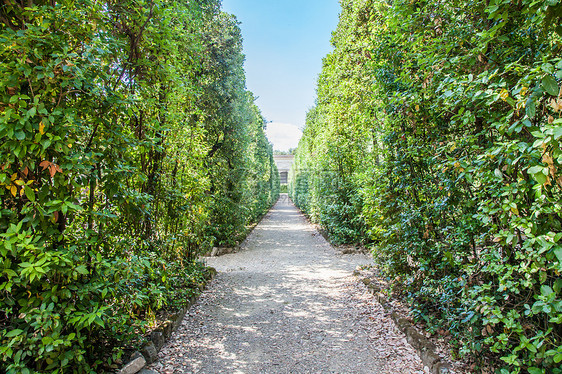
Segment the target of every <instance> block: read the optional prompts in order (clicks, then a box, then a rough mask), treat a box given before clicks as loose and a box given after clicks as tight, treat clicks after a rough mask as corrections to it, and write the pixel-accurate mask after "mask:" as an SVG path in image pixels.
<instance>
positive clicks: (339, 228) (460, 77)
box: [290, 0, 562, 374]
mask: <svg viewBox="0 0 562 374" xmlns="http://www.w3.org/2000/svg"><path fill="white" fill-rule="evenodd" d="M561 9H562V4H561V3H560V1H557V0H552V1H550V0H549V1H531V0H522V1H518V2H512V1H501V0H491V1H488V2H479V1H465V0H455V1H446V2H445V1H399V0H397V1H392V2H387V1H377V0H362V1H353V2H351V1H343V2H342V13H341V16H340V22H339V25H338V28H337V30H336V31H335V32H334V34H333V39H332V42H333V45H334V47H335V49H334V51H333V52H332V53H330V54H329V55H328V56H327V57H326V58H325V60H324V67H323V71H322V74H321V76H320V78H319V80H318V99H317V103H316V106H315V108H313V109H312V110H311V111H310V113H309V115H308V121H307V126H306V129H305V131H304V137H303V139H302V140H301V143H300V144H299V148H298V150H297V155H296V162H295V167H294V169H293V172H292V181H291V186H290V191H291V195H292V197H293V199H294V200H295V202H296V203H297V204H298V205H299V206H300V207H301V208H302V209H303V210H304V211H305V212H307V213H308V214H309V215H310V216H311V217H312V218H313V219H314V220H316V221H317V222H319V223H321V224H322V225H323V226H324V227H325V228H326V230H327V231H328V233H329V235H330V236H331V237H332V239H333V240H334V241H336V242H352V243H353V242H355V243H358V242H363V243H366V244H368V245H369V246H370V247H371V248H372V250H373V254H374V256H375V258H376V260H377V261H378V263H379V264H380V266H381V268H382V270H383V271H384V273H385V275H386V276H387V277H388V278H389V279H391V280H392V281H393V285H394V286H393V289H394V292H395V293H396V294H398V295H402V296H403V297H405V298H406V299H408V300H409V301H410V302H411V306H412V310H413V313H414V316H415V317H416V318H417V319H418V320H420V321H422V322H423V323H425V324H426V326H427V328H428V329H429V331H436V330H437V329H442V328H445V329H446V330H448V333H449V334H451V336H452V337H453V340H452V342H453V345H454V349H455V352H456V353H457V354H461V355H464V354H472V355H473V357H474V358H475V359H476V369H475V370H478V369H482V370H483V368H484V367H486V366H487V365H491V366H492V367H495V368H497V369H498V370H500V369H501V370H500V371H501V372H502V373H518V372H529V373H533V374H534V373H559V372H560V363H561V362H562V340H561V339H562V330H561V323H562V298H561V295H562V279H561V278H560V272H561V271H562V246H561V244H560V243H561V241H560V239H562V226H561V224H562V221H561V218H560V217H561V207H562V206H561V204H560V201H561V197H562V196H561V192H562V175H561V174H560V165H561V162H562V158H561V156H562V151H561V149H560V144H559V143H560V137H561V136H562V119H561V110H562V97H561V93H560V85H561V80H562V60H561V59H560V52H561V49H562V38H561V35H562V29H561V28H560V26H559V25H560V10H561Z"/></svg>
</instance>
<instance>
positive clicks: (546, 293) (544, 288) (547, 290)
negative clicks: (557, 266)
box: [541, 285, 554, 296]
mask: <svg viewBox="0 0 562 374" xmlns="http://www.w3.org/2000/svg"><path fill="white" fill-rule="evenodd" d="M553 293H554V291H553V290H552V288H550V286H546V285H545V286H542V287H541V294H542V295H543V296H549V295H552V294H553Z"/></svg>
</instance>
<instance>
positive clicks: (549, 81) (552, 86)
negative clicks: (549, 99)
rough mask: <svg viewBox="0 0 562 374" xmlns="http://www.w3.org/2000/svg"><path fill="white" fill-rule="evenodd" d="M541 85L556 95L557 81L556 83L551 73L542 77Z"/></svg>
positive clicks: (558, 90) (557, 91)
mask: <svg viewBox="0 0 562 374" xmlns="http://www.w3.org/2000/svg"><path fill="white" fill-rule="evenodd" d="M542 87H543V88H544V90H545V91H546V92H548V93H549V94H551V95H552V96H558V93H559V92H560V89H559V88H558V83H556V80H555V79H554V78H553V77H552V76H551V75H547V76H545V77H544V78H543V79H542Z"/></svg>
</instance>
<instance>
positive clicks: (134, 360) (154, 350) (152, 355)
mask: <svg viewBox="0 0 562 374" xmlns="http://www.w3.org/2000/svg"><path fill="white" fill-rule="evenodd" d="M207 269H208V270H207V271H208V276H207V277H206V282H205V284H204V285H203V286H201V287H200V291H203V290H204V289H205V287H206V286H207V284H208V283H209V282H210V281H211V280H212V279H213V278H214V277H215V275H216V274H217V271H216V269H215V268H212V267H207ZM196 301H197V297H195V296H192V297H191V298H190V299H189V301H188V302H187V304H186V305H185V306H184V307H183V308H181V309H180V310H179V311H178V312H177V313H174V314H172V315H171V316H170V317H169V318H168V320H166V321H164V322H163V323H162V324H160V326H159V327H158V328H157V329H156V330H154V331H152V332H151V333H150V337H149V340H148V342H147V343H145V344H144V345H143V346H142V348H141V350H140V352H139V351H137V352H135V353H133V355H132V356H131V359H130V361H129V362H128V363H127V364H126V365H125V366H123V367H122V368H121V370H119V371H118V372H117V374H136V373H138V372H141V374H142V373H144V374H156V372H154V371H152V370H147V369H145V366H147V365H150V364H152V363H153V362H155V361H156V360H157V359H158V352H159V351H160V350H161V349H162V347H163V346H164V344H166V342H167V341H168V340H169V339H170V337H171V336H172V334H173V333H174V332H176V331H177V330H178V329H179V327H180V326H181V323H182V322H183V319H184V317H185V315H186V314H187V312H188V310H189V309H190V308H191V307H192V306H193V304H195V302H196ZM143 369H144V370H143ZM141 370H142V371H141Z"/></svg>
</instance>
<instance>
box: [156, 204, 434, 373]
mask: <svg viewBox="0 0 562 374" xmlns="http://www.w3.org/2000/svg"><path fill="white" fill-rule="evenodd" d="M207 262H208V264H209V265H211V266H213V267H215V268H216V269H217V270H218V271H219V274H218V275H217V277H216V278H215V279H214V280H213V281H212V282H211V283H210V284H209V287H208V288H207V290H206V291H205V292H204V293H203V295H202V296H201V297H200V299H199V301H198V302H197V303H196V305H195V306H194V307H193V308H192V309H191V310H190V311H189V312H188V315H187V316H186V318H185V319H184V322H183V325H182V326H181V327H180V329H179V330H178V332H177V333H176V334H174V336H173V337H172V339H171V340H170V342H169V343H168V344H167V345H166V346H165V347H164V348H163V349H162V350H161V351H160V354H159V361H158V362H156V363H155V364H153V365H152V366H151V369H153V370H156V371H157V372H159V373H161V374H172V373H174V374H175V373H401V374H408V373H424V368H423V364H422V363H421V361H420V359H419V357H418V356H417V355H416V353H415V351H414V350H413V348H412V347H411V346H410V345H408V344H407V343H406V340H405V337H404V336H403V335H402V334H401V333H400V332H399V331H398V330H397V328H396V327H395V326H394V324H393V323H392V322H391V320H390V318H389V317H388V316H387V315H385V313H384V311H383V310H382V307H381V306H380V305H378V304H377V303H376V302H374V301H373V299H372V296H370V294H368V292H367V290H366V289H365V288H364V286H363V285H362V284H358V283H357V281H356V279H355V278H354V277H353V276H352V272H353V270H354V269H355V268H356V267H357V266H358V265H362V264H367V263H369V259H368V258H367V257H366V256H363V255H340V254H338V253H337V251H336V250H334V248H332V247H331V246H330V245H329V244H328V243H327V242H326V241H325V240H324V239H323V238H322V236H320V235H319V234H318V233H317V232H316V231H315V229H314V228H313V227H312V226H311V225H310V224H308V223H307V221H306V220H305V218H304V217H303V216H302V215H301V214H300V213H299V212H298V210H297V209H296V208H295V207H294V205H293V204H292V203H291V202H290V201H289V200H288V199H287V197H286V195H282V196H281V199H280V200H279V202H277V204H276V205H275V206H274V207H273V209H272V210H271V211H270V212H269V213H268V214H267V216H266V217H265V218H264V219H263V221H262V222H261V223H260V224H259V225H258V226H257V227H256V229H255V230H254V231H253V232H252V234H251V235H250V237H249V238H248V240H247V241H246V242H245V244H244V246H243V248H242V250H241V251H240V252H238V253H234V254H230V255H225V256H221V257H213V258H208V259H207Z"/></svg>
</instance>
